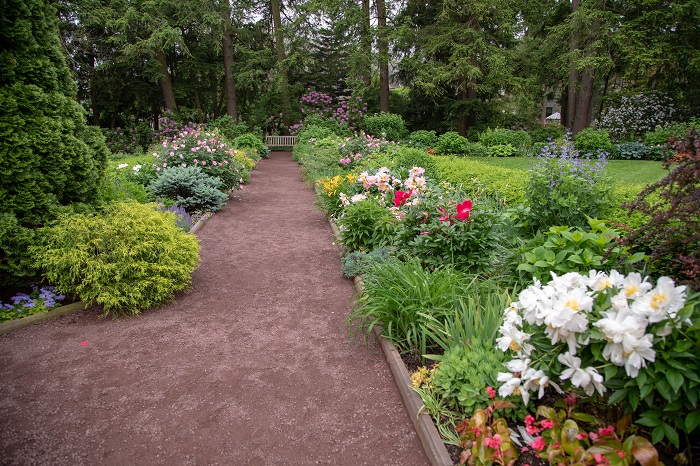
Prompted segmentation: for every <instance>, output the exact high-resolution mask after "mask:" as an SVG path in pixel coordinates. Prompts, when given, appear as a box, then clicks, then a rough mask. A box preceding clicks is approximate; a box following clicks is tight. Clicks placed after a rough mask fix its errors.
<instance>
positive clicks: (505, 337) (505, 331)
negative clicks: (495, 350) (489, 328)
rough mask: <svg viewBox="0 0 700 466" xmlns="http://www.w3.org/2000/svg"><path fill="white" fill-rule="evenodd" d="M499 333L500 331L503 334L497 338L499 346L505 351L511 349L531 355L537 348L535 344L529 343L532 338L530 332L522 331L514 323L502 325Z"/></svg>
mask: <svg viewBox="0 0 700 466" xmlns="http://www.w3.org/2000/svg"><path fill="white" fill-rule="evenodd" d="M498 333H500V334H501V335H502V336H500V337H498V338H496V343H498V347H499V348H500V349H501V351H503V352H506V351H508V350H509V349H511V350H513V351H515V352H516V353H518V354H521V353H522V354H527V355H529V354H530V352H531V351H532V350H533V349H535V347H534V346H532V345H531V344H529V343H527V340H528V339H529V338H530V334H529V333H525V332H522V331H520V330H519V329H518V328H517V327H515V326H514V325H502V326H501V327H500V328H499V329H498Z"/></svg>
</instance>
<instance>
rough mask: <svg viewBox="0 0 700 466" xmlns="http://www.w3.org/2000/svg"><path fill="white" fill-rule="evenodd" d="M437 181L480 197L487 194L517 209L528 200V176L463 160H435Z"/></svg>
mask: <svg viewBox="0 0 700 466" xmlns="http://www.w3.org/2000/svg"><path fill="white" fill-rule="evenodd" d="M435 162H436V171H437V174H438V178H439V179H440V180H442V181H447V182H449V183H452V184H454V185H462V187H463V188H464V189H466V190H467V191H468V192H470V193H472V195H474V196H477V195H480V194H487V195H490V196H496V197H498V198H499V199H503V200H504V201H505V203H506V205H515V204H517V203H518V202H521V201H522V200H523V198H524V196H525V187H526V185H527V172H525V171H521V170H511V169H509V168H503V167H497V166H494V165H489V164H485V163H482V162H478V161H475V160H470V159H467V158H461V157H435Z"/></svg>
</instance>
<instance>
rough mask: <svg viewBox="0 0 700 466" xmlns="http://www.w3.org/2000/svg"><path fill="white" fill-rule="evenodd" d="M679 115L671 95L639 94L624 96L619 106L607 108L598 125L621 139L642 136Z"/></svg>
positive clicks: (616, 138)
mask: <svg viewBox="0 0 700 466" xmlns="http://www.w3.org/2000/svg"><path fill="white" fill-rule="evenodd" d="M677 117H678V110H676V108H675V107H674V105H673V102H672V100H671V99H670V98H669V97H667V96H664V95H662V94H659V93H651V94H638V95H634V96H631V97H622V99H621V100H620V105H619V106H617V107H608V108H606V109H605V110H604V111H603V113H602V115H601V118H600V122H599V123H598V127H599V128H604V129H607V130H608V132H609V133H610V136H612V137H613V139H615V140H616V141H619V140H622V139H624V138H625V137H627V136H629V135H632V136H635V137H639V136H642V135H643V134H645V133H648V132H650V131H653V130H654V128H656V126H657V125H662V124H664V123H668V122H671V121H674V120H675V119H676V118H677Z"/></svg>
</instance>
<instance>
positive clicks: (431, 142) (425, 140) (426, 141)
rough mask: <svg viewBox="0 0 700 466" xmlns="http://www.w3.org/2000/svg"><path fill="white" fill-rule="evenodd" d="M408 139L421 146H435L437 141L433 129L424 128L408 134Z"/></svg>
mask: <svg viewBox="0 0 700 466" xmlns="http://www.w3.org/2000/svg"><path fill="white" fill-rule="evenodd" d="M408 140H409V141H411V142H412V143H414V144H416V145H420V146H422V147H426V148H427V147H435V145H436V144H437V142H438V137H437V134H435V131H426V130H424V129H421V130H418V131H414V132H412V133H411V134H409V135H408Z"/></svg>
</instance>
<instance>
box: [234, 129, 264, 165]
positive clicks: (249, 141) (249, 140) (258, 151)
mask: <svg viewBox="0 0 700 466" xmlns="http://www.w3.org/2000/svg"><path fill="white" fill-rule="evenodd" d="M233 146H234V147H235V148H236V149H252V151H250V150H249V151H247V154H248V156H249V157H251V158H252V159H254V160H255V161H256V162H257V161H258V160H260V158H261V157H267V156H268V155H269V154H270V150H269V149H268V148H267V147H266V146H265V144H263V141H262V139H260V138H259V137H258V136H257V135H255V134H253V133H245V134H242V135H240V136H238V137H237V138H236V139H234V140H233Z"/></svg>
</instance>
